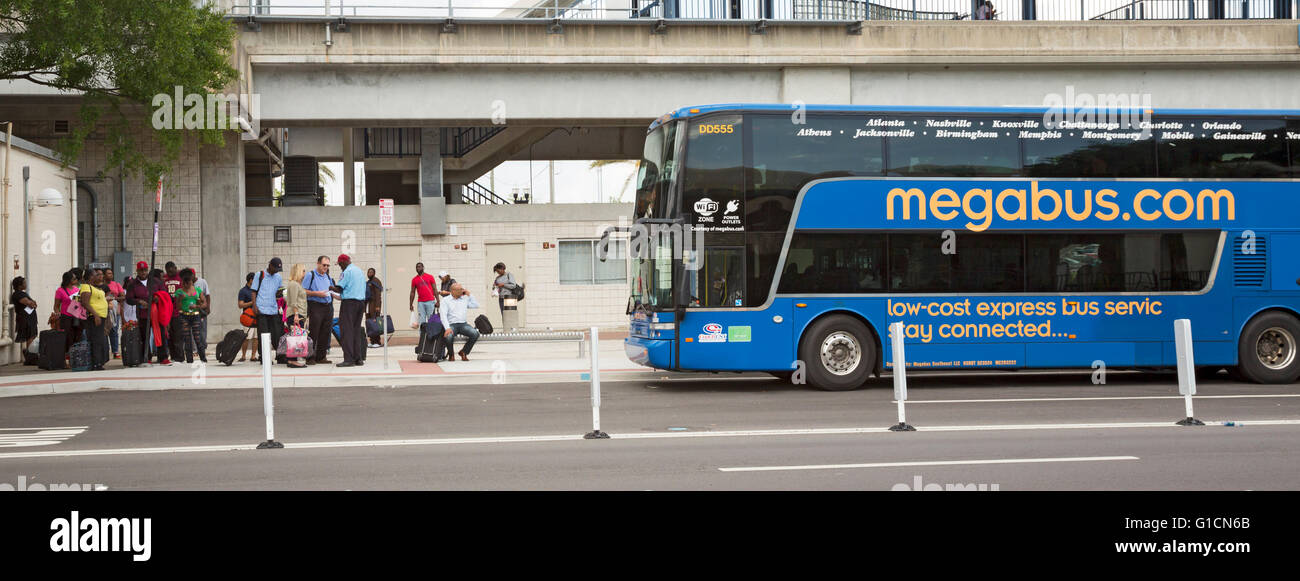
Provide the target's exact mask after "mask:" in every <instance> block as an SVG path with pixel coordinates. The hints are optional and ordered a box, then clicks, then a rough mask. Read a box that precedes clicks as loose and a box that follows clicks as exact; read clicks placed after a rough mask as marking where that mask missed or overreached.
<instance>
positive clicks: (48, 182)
mask: <svg viewBox="0 0 1300 581" xmlns="http://www.w3.org/2000/svg"><path fill="white" fill-rule="evenodd" d="M3 141H4V135H3V134H2V133H0V158H3V156H4V147H3V146H4V144H3ZM22 143H24V142H21V141H19V139H17V138H15V139H14V146H13V148H12V150H11V151H12V155H13V159H11V160H8V161H9V184H10V185H9V199H8V205H7V208H6V210H7V212H8V215H9V219H8V220H7V221H5V222H4V224H3V230H4V232H3V236H4V238H5V241H6V243H7V248H6V251H7V254H6V255H5V256H0V268H3V272H4V276H3V282H0V284H3V285H4V287H3V288H4V305H5V308H4V311H3V312H4V314H5V317H4V318H5V323H4V331H5V333H4V335H3V337H0V364H7V363H12V362H15V361H22V354H21V353H20V352H19V349H20V346H18V345H14V344H12V343H11V341H12V339H13V329H14V327H13V320H14V318H13V311H12V309H11V308H10V307H9V297H10V288H11V287H10V286H9V285H10V281H11V280H13V278H14V277H15V276H22V275H23V266H24V264H23V262H22V260H23V215H24V211H25V210H24V207H23V166H27V167H30V168H31V179H30V181H29V182H28V184H27V188H28V194H29V195H30V197H31V198H33V199H34V198H35V197H36V195H37V194H38V193H40V191H41V190H43V189H45V188H54V189H56V190H58V191H59V192H60V193H62V194H63V199H64V203H63V205H62V206H46V207H41V208H34V209H32V210H31V211H29V212H26V215H27V218H28V220H29V221H28V225H27V230H28V241H29V244H30V246H29V251H28V252H29V254H30V255H31V262H30V263H29V264H26V265H25V266H26V267H27V270H28V276H29V277H30V278H29V280H28V282H27V293H28V294H29V295H31V297H32V300H34V301H36V305H37V310H36V315H37V328H38V329H39V330H41V331H44V330H46V329H49V326H48V325H46V324H45V321H46V320H47V319H48V318H49V315H50V313H51V312H53V308H54V303H53V301H54V291H55V289H57V288H58V286H59V282H60V280H61V277H62V276H63V273H64V272H66V271H67V270H68V269H70V268H72V266H73V253H72V248H73V244H74V238H73V230H72V209H73V205H72V196H71V194H72V188H73V179H74V178H75V177H76V168H74V167H69V168H60V165H61V164H60V162H59V161H57V160H56V159H54V158H53V157H52V156H50V155H48V153H52V152H44V153H42V152H39V151H32V150H29V149H28V148H27V147H25V146H24V145H22ZM28 145H30V144H28ZM3 163H4V162H3V161H0V168H3V167H4V166H3V165H2V164H3ZM0 171H3V170H2V169H0ZM15 256H17V257H18V262H17V266H18V268H17V269H15V268H14V266H15V262H14V257H15Z"/></svg>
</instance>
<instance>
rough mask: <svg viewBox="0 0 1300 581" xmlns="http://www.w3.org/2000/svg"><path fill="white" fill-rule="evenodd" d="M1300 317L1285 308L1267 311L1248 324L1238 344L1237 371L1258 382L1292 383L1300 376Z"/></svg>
mask: <svg viewBox="0 0 1300 581" xmlns="http://www.w3.org/2000/svg"><path fill="white" fill-rule="evenodd" d="M1298 337H1300V321H1296V318H1295V317H1293V316H1291V315H1289V314H1287V313H1281V312H1276V311H1274V312H1269V313H1264V314H1262V315H1260V316H1258V317H1255V318H1254V319H1251V321H1250V322H1249V323H1247V324H1246V328H1245V329H1243V330H1242V332H1241V339H1240V341H1239V343H1238V346H1237V363H1238V365H1237V371H1238V372H1239V373H1241V375H1243V376H1245V377H1246V379H1249V380H1251V381H1253V382H1255V383H1291V382H1294V381H1295V380H1296V378H1297V377H1300V357H1297V354H1296V339H1297V338H1298Z"/></svg>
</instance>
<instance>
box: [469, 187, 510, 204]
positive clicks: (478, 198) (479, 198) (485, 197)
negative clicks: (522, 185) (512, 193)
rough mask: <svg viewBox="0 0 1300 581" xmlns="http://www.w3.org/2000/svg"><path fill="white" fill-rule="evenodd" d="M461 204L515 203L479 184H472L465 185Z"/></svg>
mask: <svg viewBox="0 0 1300 581" xmlns="http://www.w3.org/2000/svg"><path fill="white" fill-rule="evenodd" d="M460 202H461V203H462V204H479V205H491V204H512V203H514V202H512V201H511V200H507V199H506V198H503V197H501V196H498V195H497V194H496V192H493V191H492V190H489V189H487V188H486V187H484V186H483V185H481V184H479V183H478V182H470V183H468V184H465V187H464V189H462V190H461V193H460Z"/></svg>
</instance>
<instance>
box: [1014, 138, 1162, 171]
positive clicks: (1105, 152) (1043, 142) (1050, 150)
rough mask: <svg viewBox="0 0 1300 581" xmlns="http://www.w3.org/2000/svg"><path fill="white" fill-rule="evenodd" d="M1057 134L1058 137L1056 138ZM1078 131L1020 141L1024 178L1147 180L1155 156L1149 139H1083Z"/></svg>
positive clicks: (1154, 162)
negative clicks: (1021, 144)
mask: <svg viewBox="0 0 1300 581" xmlns="http://www.w3.org/2000/svg"><path fill="white" fill-rule="evenodd" d="M1058 134H1059V137H1057V136H1056V135H1058ZM1083 135H1084V133H1083V132H1082V131H1078V130H1069V129H1065V130H1056V131H1055V132H1046V133H1045V136H1039V137H1036V138H1027V139H1023V140H1022V141H1023V142H1024V145H1025V175H1029V176H1033V177H1054V178H1090V177H1101V178H1110V177H1150V176H1153V175H1155V172H1156V155H1155V148H1154V145H1153V142H1152V140H1150V139H1140V140H1132V139H1111V140H1109V141H1108V140H1106V139H1085V138H1084V137H1083Z"/></svg>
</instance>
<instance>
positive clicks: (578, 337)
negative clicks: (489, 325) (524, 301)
mask: <svg viewBox="0 0 1300 581" xmlns="http://www.w3.org/2000/svg"><path fill="white" fill-rule="evenodd" d="M478 340H479V342H480V343H482V342H485V341H487V342H493V343H542V342H550V341H577V342H578V357H583V356H585V355H586V354H587V334H586V333H584V332H582V331H505V332H501V331H498V332H495V333H492V334H489V335H479V337H478Z"/></svg>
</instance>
